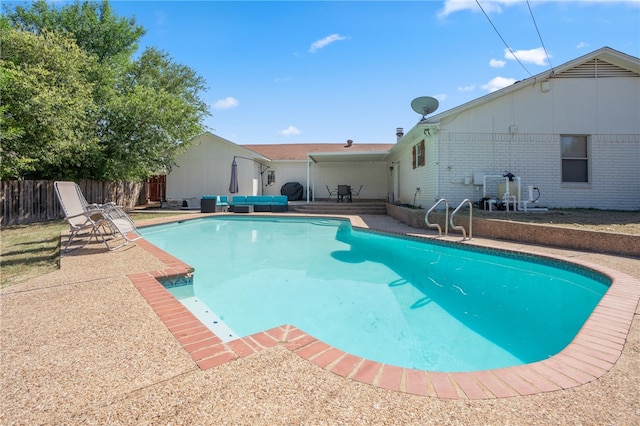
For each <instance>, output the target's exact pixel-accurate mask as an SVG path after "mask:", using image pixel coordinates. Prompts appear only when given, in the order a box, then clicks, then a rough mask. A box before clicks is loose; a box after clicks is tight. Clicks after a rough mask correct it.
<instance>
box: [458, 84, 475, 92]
mask: <svg viewBox="0 0 640 426" xmlns="http://www.w3.org/2000/svg"><path fill="white" fill-rule="evenodd" d="M475 88H476V85H475V84H470V85H468V86H458V92H471V91H472V90H475Z"/></svg>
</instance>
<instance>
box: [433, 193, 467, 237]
mask: <svg viewBox="0 0 640 426" xmlns="http://www.w3.org/2000/svg"><path fill="white" fill-rule="evenodd" d="M465 204H469V238H467V232H466V231H465V229H464V227H463V226H462V225H454V224H453V218H454V217H455V215H456V213H458V210H460V209H461V208H462V207H463V206H464V205H465ZM432 208H433V207H432ZM450 221H451V228H452V229H455V230H457V231H462V239H463V240H470V239H471V237H472V233H473V203H472V202H471V200H469V199H468V198H465V199H464V200H462V202H461V203H460V204H459V205H458V207H456V209H455V210H454V211H453V213H451V218H450Z"/></svg>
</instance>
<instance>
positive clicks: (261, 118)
mask: <svg viewBox="0 0 640 426" xmlns="http://www.w3.org/2000/svg"><path fill="white" fill-rule="evenodd" d="M111 4H112V7H113V8H114V10H115V11H116V13H117V14H119V15H121V16H127V17H135V18H136V21H137V23H138V24H141V25H142V26H144V28H145V29H146V30H147V34H146V35H145V37H144V38H143V39H142V41H141V43H140V45H141V47H145V46H154V47H157V48H160V49H162V50H164V51H166V52H168V53H169V55H170V56H171V57H172V58H173V59H174V61H175V62H178V63H181V64H184V65H187V66H189V67H191V68H193V69H194V70H195V71H196V72H197V73H198V74H199V75H201V76H202V77H204V78H205V79H206V81H207V86H208V87H209V90H208V91H207V92H206V93H205V94H204V99H205V100H206V102H208V103H209V104H210V106H211V112H212V116H211V117H209V118H208V119H207V120H206V125H207V126H208V127H209V128H210V130H211V131H212V132H213V133H215V134H217V135H219V136H221V137H223V138H225V139H228V140H231V141H233V142H235V143H238V144H263V143H319V142H321V143H341V142H344V141H346V140H347V139H352V140H353V141H354V142H355V143H394V142H395V139H396V138H395V129H396V127H403V128H404V129H405V131H408V130H409V129H410V128H411V127H413V126H414V125H415V124H416V123H417V122H418V121H419V119H420V118H421V116H420V115H418V114H417V113H415V112H414V111H413V110H412V109H411V101H412V100H413V99H414V98H416V97H419V96H432V97H435V98H436V99H438V100H439V102H440V107H439V109H438V110H437V112H443V111H446V110H448V109H451V108H453V107H456V106H458V105H460V104H463V103H465V102H468V101H470V100H473V99H475V98H478V97H480V96H483V95H485V94H487V93H489V92H490V91H492V90H497V89H499V88H501V87H504V86H506V85H509V84H511V83H513V82H515V81H518V80H521V79H524V78H527V77H530V76H531V75H535V74H538V73H540V72H543V71H546V70H548V69H550V68H551V67H552V66H558V65H561V64H563V63H565V62H567V61H570V60H572V59H574V58H576V57H579V56H581V55H584V54H586V53H589V52H591V51H593V50H596V49H599V48H601V47H603V46H609V47H611V48H614V49H616V50H619V51H622V52H624V53H626V54H629V55H632V56H636V57H640V0H634V1H615V0H601V1H577V0H565V1H557V0H556V1H543V0H529V3H527V2H526V1H523V0H516V1H514V0H502V1H488V0H479V4H480V6H482V9H484V12H483V11H482V10H481V8H480V6H479V5H478V3H477V2H476V1H475V0H471V1H457V0H447V1H404V2H403V1H393V2H384V1H350V2H342V1H318V2H311V1H281V2H269V1H258V2H249V1H233V2H231V1H228V2H223V1H113V0H112V2H111ZM485 13H486V14H487V15H488V17H489V19H488V18H487V16H485ZM532 15H533V16H532ZM536 26H537V29H538V31H539V33H538V31H537V30H536ZM494 27H495V29H494ZM496 30H497V31H496ZM503 40H504V42H506V43H507V45H508V46H509V48H510V49H511V51H513V52H514V53H515V54H516V56H517V57H518V59H519V62H520V63H519V62H518V61H516V60H514V59H513V57H512V55H511V54H510V52H509V50H508V49H507V47H506V46H505V43H504V42H503ZM543 46H544V47H546V53H545V49H543ZM547 54H548V58H547Z"/></svg>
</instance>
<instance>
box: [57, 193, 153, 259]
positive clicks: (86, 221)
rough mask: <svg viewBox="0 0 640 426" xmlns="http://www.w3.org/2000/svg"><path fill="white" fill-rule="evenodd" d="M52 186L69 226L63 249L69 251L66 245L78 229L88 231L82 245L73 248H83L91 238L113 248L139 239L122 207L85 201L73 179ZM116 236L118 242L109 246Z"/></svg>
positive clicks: (139, 235) (77, 232) (75, 235)
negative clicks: (67, 239) (87, 236)
mask: <svg viewBox="0 0 640 426" xmlns="http://www.w3.org/2000/svg"><path fill="white" fill-rule="evenodd" d="M54 187H55V190H56V195H57V196H58V201H60V205H61V206H62V210H64V214H65V220H66V221H67V222H68V223H69V227H70V229H71V235H70V236H69V241H67V244H66V245H65V246H64V249H63V250H64V251H65V252H68V251H71V250H73V249H69V246H70V245H71V242H72V241H73V240H74V239H75V238H76V237H77V236H78V234H79V233H80V232H81V231H89V239H88V240H87V241H85V243H84V244H83V245H82V246H80V247H75V248H82V247H84V246H85V245H87V244H88V243H89V242H90V241H91V240H92V239H93V237H95V238H96V241H100V240H102V242H103V243H104V244H105V245H106V246H107V248H108V249H109V250H115V249H117V248H119V247H122V246H124V245H126V244H128V243H129V242H132V241H136V240H138V239H140V238H142V234H141V233H140V231H138V228H136V225H135V224H134V223H133V220H131V218H130V217H129V215H127V213H125V211H124V210H123V209H122V207H120V206H116V205H115V203H106V204H89V203H88V202H87V200H86V199H85V198H84V195H82V191H81V190H80V187H79V186H78V185H77V184H76V183H75V182H65V181H58V182H55V183H54ZM116 239H122V241H121V242H120V243H119V244H117V245H115V246H110V245H109V240H116ZM75 248H74V249H75Z"/></svg>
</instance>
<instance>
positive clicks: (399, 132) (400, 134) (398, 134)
mask: <svg viewBox="0 0 640 426" xmlns="http://www.w3.org/2000/svg"><path fill="white" fill-rule="evenodd" d="M403 136H404V129H403V128H402V127H398V128H396V137H397V138H398V139H397V140H396V142H397V141H399V140H400V139H402V137H403Z"/></svg>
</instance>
